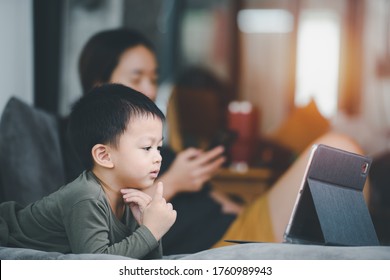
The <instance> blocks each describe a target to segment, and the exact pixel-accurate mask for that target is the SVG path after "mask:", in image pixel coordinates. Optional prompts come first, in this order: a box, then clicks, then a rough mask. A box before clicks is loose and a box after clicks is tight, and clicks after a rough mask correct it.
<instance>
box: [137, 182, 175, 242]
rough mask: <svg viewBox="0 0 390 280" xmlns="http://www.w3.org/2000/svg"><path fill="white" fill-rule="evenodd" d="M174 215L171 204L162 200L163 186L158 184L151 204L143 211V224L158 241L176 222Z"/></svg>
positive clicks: (160, 183)
mask: <svg viewBox="0 0 390 280" xmlns="http://www.w3.org/2000/svg"><path fill="white" fill-rule="evenodd" d="M176 215H177V213H176V210H173V206H172V204H171V203H167V202H166V201H165V199H164V198H163V184H162V182H159V183H158V184H157V188H156V192H155V193H154V196H153V199H152V201H151V203H150V204H149V205H147V206H146V208H145V209H144V215H143V224H144V225H145V226H146V227H147V228H148V229H149V230H150V231H151V233H152V234H153V235H154V237H155V238H156V240H160V239H161V237H163V235H164V234H165V233H167V231H168V230H169V229H170V228H171V226H172V225H173V224H174V222H175V221H176Z"/></svg>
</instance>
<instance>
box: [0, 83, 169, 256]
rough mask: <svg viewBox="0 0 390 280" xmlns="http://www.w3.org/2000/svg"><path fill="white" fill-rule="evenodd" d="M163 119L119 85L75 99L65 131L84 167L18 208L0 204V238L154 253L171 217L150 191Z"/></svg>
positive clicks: (40, 245) (48, 246) (47, 246)
mask: <svg viewBox="0 0 390 280" xmlns="http://www.w3.org/2000/svg"><path fill="white" fill-rule="evenodd" d="M163 120H164V115H163V114H162V113H161V111H160V110H159V109H158V108H157V106H156V105H155V104H154V103H153V101H151V100H150V99H149V98H147V97H146V96H145V95H143V94H141V93H139V92H137V91H135V90H132V89H130V88H128V87H125V86H122V85H117V84H111V85H103V86H101V87H98V88H95V89H93V90H92V91H91V92H90V93H89V94H87V95H85V96H84V97H82V98H81V99H80V100H79V101H78V102H77V103H76V104H75V106H74V108H73V111H72V113H71V115H70V121H69V136H70V139H71V141H72V143H73V145H74V147H75V150H76V152H77V153H78V155H79V156H80V158H81V160H82V162H83V164H84V165H85V167H86V170H85V171H84V172H83V173H82V174H81V175H80V176H79V177H78V178H77V179H76V180H75V181H73V182H72V183H70V184H68V185H65V186H63V187H61V188H60V189H59V190H58V191H56V192H54V193H52V194H51V195H49V196H47V197H44V198H43V199H41V200H39V201H37V202H35V203H32V204H30V205H28V206H26V207H25V208H21V207H19V206H18V205H16V204H15V203H14V202H6V203H3V204H1V205H0V218H2V219H3V221H1V219H0V227H2V228H3V229H4V224H5V225H6V227H8V232H7V234H6V235H8V238H7V240H6V241H4V240H1V241H2V242H1V243H3V244H4V243H6V244H7V246H11V247H12V246H13V247H24V248H32V249H38V250H45V251H57V252H62V253H70V252H72V253H105V254H115V255H122V256H127V257H132V258H137V259H141V258H145V259H150V258H161V257H162V249H161V243H160V240H161V238H162V236H163V235H164V234H165V233H166V232H167V231H168V230H169V228H170V227H171V226H172V225H173V223H174V222H175V220H176V211H175V210H173V209H172V205H171V204H170V203H166V201H165V200H164V198H163V197H162V193H163V186H162V183H159V184H158V186H157V188H156V189H155V190H151V186H152V185H153V183H154V180H155V179H156V177H157V175H158V172H159V169H160V165H161V160H162V158H161V155H160V148H161V145H162V125H163ZM129 188H130V189H131V191H130V192H129V191H127V192H126V193H124V194H122V193H121V190H122V189H129ZM147 192H149V193H153V194H152V195H151V196H149V195H148V194H147ZM127 205H129V207H128V206H127ZM1 224H2V226H1ZM2 236H4V231H3V233H2Z"/></svg>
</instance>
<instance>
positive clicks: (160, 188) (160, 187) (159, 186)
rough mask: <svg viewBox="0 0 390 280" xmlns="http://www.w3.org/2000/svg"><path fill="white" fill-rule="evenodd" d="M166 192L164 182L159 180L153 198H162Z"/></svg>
mask: <svg viewBox="0 0 390 280" xmlns="http://www.w3.org/2000/svg"><path fill="white" fill-rule="evenodd" d="M163 192H164V188H163V183H162V182H158V183H157V188H156V191H155V192H154V196H153V198H162V196H163Z"/></svg>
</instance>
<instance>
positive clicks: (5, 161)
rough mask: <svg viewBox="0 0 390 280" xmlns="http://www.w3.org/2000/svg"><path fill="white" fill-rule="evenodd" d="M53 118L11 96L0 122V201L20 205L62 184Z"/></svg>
mask: <svg viewBox="0 0 390 280" xmlns="http://www.w3.org/2000/svg"><path fill="white" fill-rule="evenodd" d="M64 177H65V176H64V167H63V160H62V155H61V149H60V142H59V136H58V127H57V121H56V118H55V117H54V116H52V115H50V114H48V113H46V112H44V111H41V110H38V109H35V108H33V107H32V106H29V105H27V104H25V103H24V102H22V101H20V100H18V99H17V98H15V97H12V98H11V99H10V100H9V101H8V103H7V105H6V107H5V108H4V111H3V114H2V117H1V122H0V183H1V197H0V201H8V200H15V201H17V202H19V203H20V204H22V205H26V204H28V203H30V202H33V201H36V200H38V199H40V198H42V197H43V196H45V195H47V194H49V193H51V192H53V191H55V190H57V189H58V188H59V187H60V186H61V185H62V184H64V180H65V179H64Z"/></svg>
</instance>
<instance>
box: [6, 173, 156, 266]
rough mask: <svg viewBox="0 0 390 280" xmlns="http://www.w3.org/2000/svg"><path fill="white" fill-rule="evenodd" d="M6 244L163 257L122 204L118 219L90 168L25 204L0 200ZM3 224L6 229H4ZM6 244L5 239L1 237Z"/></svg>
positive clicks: (43, 248) (60, 250) (66, 250)
mask: <svg viewBox="0 0 390 280" xmlns="http://www.w3.org/2000/svg"><path fill="white" fill-rule="evenodd" d="M0 217H1V218H2V219H3V221H2V223H4V222H5V223H6V226H7V227H8V232H7V233H6V234H3V233H2V234H1V236H7V235H8V240H7V242H6V243H7V244H8V246H11V247H12V246H13V247H22V248H31V249H37V250H43V251H56V252H61V253H103V254H113V255H122V256H127V257H131V258H137V259H142V258H146V259H152V258H161V257H162V249H161V248H162V247H161V244H160V243H159V242H157V240H156V239H155V237H154V236H153V235H152V233H151V232H150V231H149V229H148V228H146V227H145V226H138V225H137V222H136V221H135V219H134V218H133V216H132V214H131V211H130V210H129V208H128V207H126V212H125V215H124V218H123V220H122V221H120V220H118V219H117V217H116V216H115V215H114V213H113V212H112V210H111V207H110V205H109V202H108V200H107V197H106V195H105V193H104V191H103V189H102V188H101V186H100V184H99V183H98V181H97V180H96V178H95V177H94V175H93V174H92V173H91V172H84V173H82V174H81V175H80V176H79V177H78V178H77V179H76V180H75V181H73V182H72V183H70V184H68V185H65V186H63V187H61V188H60V189H59V190H58V191H56V192H54V193H52V194H50V195H49V196H46V197H44V198H43V199H41V200H39V201H37V202H34V203H32V204H30V205H28V206H26V207H25V208H21V207H19V206H18V205H17V204H16V203H14V202H5V203H3V204H0ZM2 228H4V227H2ZM2 243H4V240H2Z"/></svg>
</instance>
